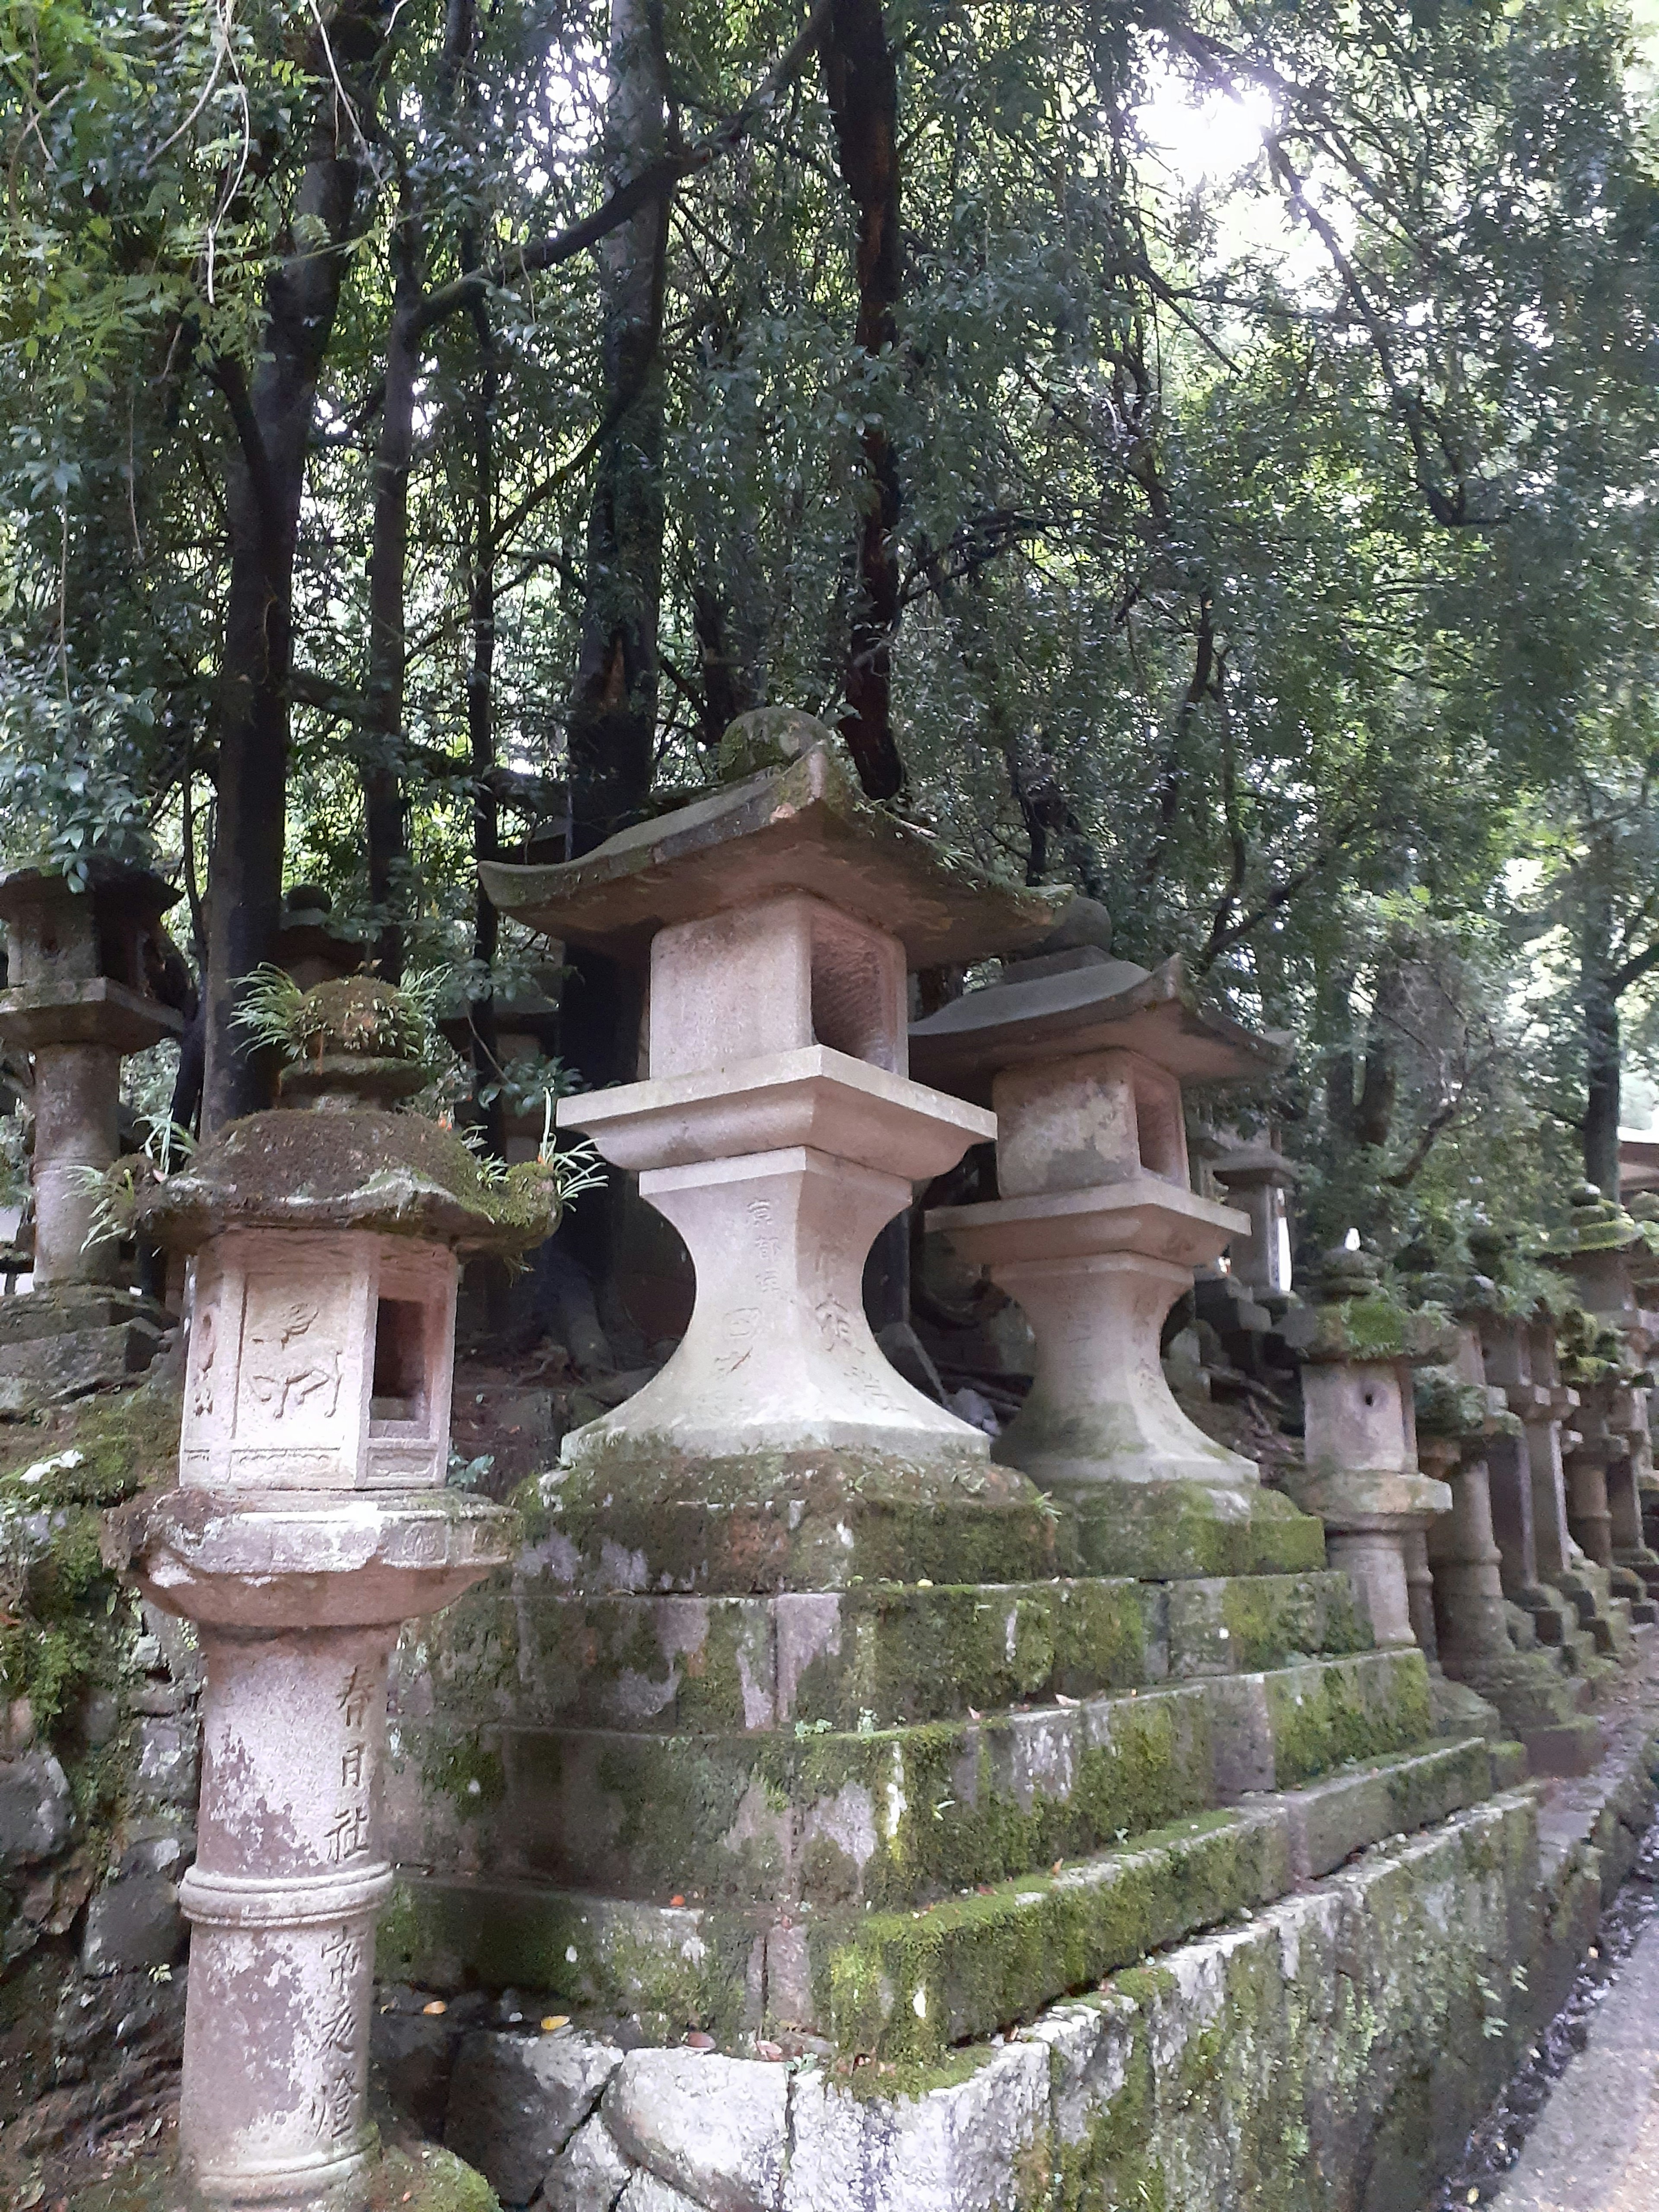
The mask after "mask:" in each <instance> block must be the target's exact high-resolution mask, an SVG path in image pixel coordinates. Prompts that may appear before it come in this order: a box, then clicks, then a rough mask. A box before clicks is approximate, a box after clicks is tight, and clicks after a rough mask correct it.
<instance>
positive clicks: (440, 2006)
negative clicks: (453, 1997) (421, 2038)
mask: <svg viewBox="0 0 1659 2212" xmlns="http://www.w3.org/2000/svg"><path fill="white" fill-rule="evenodd" d="M421 2010H422V2013H423V2014H424V2015H425V2016H426V2018H427V2019H428V2020H436V2019H437V2017H438V2015H439V2014H440V2013H445V2012H447V2011H448V2010H449V2007H448V2006H447V2004H446V2003H445V2002H444V2001H443V1999H442V1998H441V1997H434V1999H433V2000H432V2002H431V2003H430V2004H429V2005H422V2007H421Z"/></svg>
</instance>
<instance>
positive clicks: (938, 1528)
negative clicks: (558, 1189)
mask: <svg viewBox="0 0 1659 2212" xmlns="http://www.w3.org/2000/svg"><path fill="white" fill-rule="evenodd" d="M540 1493H541V1499H542V1503H543V1504H544V1506H545V1507H546V1509H547V1513H548V1518H547V1521H546V1522H545V1524H544V1528H543V1530H542V1531H540V1532H538V1534H539V1538H540V1542H541V1543H542V1545H544V1547H545V1548H546V1552H547V1555H548V1557H549V1559H550V1562H551V1563H552V1566H553V1571H555V1573H556V1575H557V1577H558V1578H559V1579H560V1580H561V1581H562V1582H565V1583H568V1585H570V1586H571V1587H572V1588H573V1589H577V1590H580V1591H581V1592H583V1593H585V1594H589V1595H604V1594H605V1593H606V1592H609V1591H614V1590H665V1591H669V1590H671V1591H684V1592H696V1593H697V1594H699V1595H715V1594H726V1595H730V1594H742V1593H745V1592H750V1591H766V1590H784V1589H795V1590H834V1589H848V1587H849V1586H851V1585H854V1584H856V1583H860V1582H865V1583H870V1582H876V1581H899V1582H908V1583H915V1582H917V1581H930V1582H933V1583H978V1582H991V1583H1006V1582H1020V1581H1027V1580H1039V1579H1041V1578H1042V1577H1044V1576H1048V1575H1053V1574H1056V1573H1060V1572H1064V1571H1066V1566H1067V1564H1068V1562H1069V1559H1070V1556H1071V1547H1070V1546H1069V1544H1068V1542H1067V1539H1066V1529H1065V1527H1064V1516H1061V1515H1060V1514H1058V1513H1057V1512H1056V1510H1055V1508H1054V1505H1053V1504H1051V1503H1050V1502H1049V1501H1048V1500H1047V1499H1045V1498H1043V1497H1042V1495H1041V1493H1040V1492H1038V1491H1037V1490H1036V1488H1035V1487H1034V1486H1033V1485H1032V1484H1031V1483H1030V1481H1029V1480H1027V1479H1026V1477H1025V1476H1024V1475H1023V1474H1019V1473H1018V1471H1017V1470H1016V1469H1014V1468H1004V1467H998V1466H996V1465H995V1464H994V1462H990V1461H988V1460H986V1459H982V1458H981V1457H979V1456H978V1455H977V1454H976V1453H974V1452H972V1451H970V1450H964V1451H963V1453H962V1454H961V1455H959V1456H957V1457H952V1456H951V1455H930V1456H929V1457H928V1458H927V1459H925V1460H911V1459H906V1458H904V1457H902V1456H901V1455H898V1454H896V1453H888V1452H876V1451H868V1450H865V1451H846V1450H839V1451H837V1450H822V1451H799V1450H797V1451H761V1450H757V1451H750V1452H740V1453H734V1454H731V1455H725V1456H719V1457H716V1456H713V1455H710V1456H707V1457H705V1456H703V1455H700V1454H697V1453H693V1452H686V1451H676V1450H674V1449H671V1448H667V1449H659V1450H657V1451H654V1452H651V1453H648V1454H647V1453H644V1452H641V1451H640V1450H639V1449H637V1448H636V1447H635V1446H633V1445H632V1443H631V1441H630V1440H624V1439H618V1440H617V1443H616V1444H615V1446H614V1447H613V1448H612V1449H609V1450H606V1449H599V1450H597V1451H591V1452H589V1453H587V1454H585V1455H584V1456H583V1458H582V1459H581V1461H580V1463H579V1464H578V1465H576V1466H574V1467H565V1468H558V1469H556V1470H555V1471H554V1472H553V1473H552V1474H548V1475H544V1477H543V1478H542V1480H541V1484H540ZM1315 1564H1322V1562H1316V1563H1315Z"/></svg>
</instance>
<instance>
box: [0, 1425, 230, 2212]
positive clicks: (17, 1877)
mask: <svg viewBox="0 0 1659 2212" xmlns="http://www.w3.org/2000/svg"><path fill="white" fill-rule="evenodd" d="M178 1418H179V1414H178V1400H177V1396H176V1395H169V1394H168V1393H167V1391H166V1389H165V1388H164V1387H158V1388H156V1389H146V1390H143V1391H139V1392H136V1393H132V1394H123V1395H121V1396H119V1397H115V1398H111V1399H107V1400H103V1401H96V1402H92V1403H88V1405H86V1406H85V1407H81V1408H77V1409H75V1410H74V1411H72V1412H71V1411H64V1412H63V1413H58V1414H57V1415H56V1416H55V1417H48V1425H47V1426H46V1429H45V1431H44V1432H43V1431H42V1429H41V1428H40V1427H34V1428H31V1429H29V1430H26V1431H11V1432H10V1433H9V1435H7V1436H6V1437H5V1447H6V1448H5V1449H4V1450H3V1454H0V1577H3V1579H4V1585H5V1601H4V1605H3V1608H0V1610H3V1614H4V1620H3V1625H0V1668H3V1674H4V1680H5V1687H6V1690H7V1692H9V1705H8V1706H7V1708H6V1737H5V1741H4V1744H3V1746H0V2037H3V2039H4V2051H3V2058H4V2064H3V2068H0V2118H3V2119H6V2120H11V2119H13V2118H14V2116H15V2115H16V2114H17V2113H19V2112H22V2111H24V2110H27V2112H28V2118H27V2123H26V2124H25V2125H24V2126H23V2127H21V2128H15V2129H14V2128H9V2129H7V2130H6V2131H5V2135H4V2137H3V2144H0V2148H3V2154H4V2156H3V2157H0V2166H3V2167H4V2168H5V2170H4V2171H0V2185H3V2183H4V2182H6V2181H7V2180H9V2179H10V2178H11V2175H10V2172H9V2166H7V2165H6V2160H9V2159H10V2158H12V2157H15V2156H16V2155H19V2154H23V2155H26V2156H27V2155H28V2154H33V2153H34V2152H37V2151H39V2150H40V2149H44V2148H50V2147H51V2146H52V2144H53V2143H54V2142H58V2141H61V2140H63V2139H64V2138H65V2137H67V2136H70V2134H72V2133H73V2132H74V2131H75V2130H77V2129H79V2128H81V2127H83V2126H84V2125H86V2124H89V2123H95V2124H109V2123H113V2122H114V2121H115V2120H117V2119H119V2118H130V2117H131V2116H132V2115H133V2114H134V2113H136V2112H140V2111H143V2110H145V2109H147V2108H148V2106H149V2103H150V2102H151V2101H152V2100H154V2099H155V2097H157V2096H158V2095H161V2094H163V2093H165V2092H166V2091H167V2089H168V2088H169V2087H171V2081H172V2071H173V2067H174V2066H175V2065H176V2063H177V2060H178V2054H179V2042H180V2038H181V2035H182V2031H183V2021H184V1997H185V1948H186V1944H185V1938H186V1930H185V1923H184V1920H183V1918H182V1917H181V1915H180V1913H179V1899H178V1886H179V1880H180V1878H181V1877H182V1875H183V1874H184V1872H185V1869H186V1868H187V1866H188V1865H189V1863H190V1862H191V1857H192V1856H193V1854H194V1849H195V1819H196V1792H197V1776H198V1765H199V1729H198V1725H197V1710H196V1709H197V1697H198V1693H199V1689H200V1662H199V1656H198V1654H197V1650H196V1648H195V1644H194V1639H193V1638H192V1637H191V1635H190V1634H189V1632H187V1631H185V1629H183V1628H182V1627H181V1625H180V1624H179V1623H178V1622H176V1621H174V1620H170V1619H168V1618H167V1616H166V1615H164V1614H162V1613H157V1612H155V1611H154V1610H153V1609H152V1608H150V1607H141V1606H140V1605H138V1603H137V1601H135V1600H133V1599H132V1598H131V1596H130V1595H127V1594H125V1593H123V1592H121V1591H120V1590H119V1589H118V1583H117V1582H116V1579H115V1577H113V1575H112V1574H111V1573H109V1572H108V1571H106V1570H104V1569H103V1568H102V1567H101V1565H100V1559H99V1521H100V1508H101V1506H102V1505H103V1504H106V1503H109V1502H112V1500H113V1499H114V1498H119V1497H121V1496H124V1495H126V1494H127V1493H128V1492H130V1491H131V1490H132V1489H134V1488H137V1486H139V1484H140V1483H141V1482H143V1480H154V1479H155V1477H156V1475H157V1474H160V1473H161V1472H162V1468H161V1465H160V1464H159V1463H158V1459H157V1455H158V1453H159V1452H160V1451H161V1449H164V1448H165V1447H166V1446H167V1445H168V1444H169V1443H170V1444H171V1446H172V1448H173V1449H176V1437H177V1429H178Z"/></svg>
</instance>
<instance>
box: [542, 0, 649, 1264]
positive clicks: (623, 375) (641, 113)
mask: <svg viewBox="0 0 1659 2212" xmlns="http://www.w3.org/2000/svg"><path fill="white" fill-rule="evenodd" d="M666 110H667V87H666V84H665V82H664V71H663V59H662V21H661V9H660V0H612V4H611V90H610V106H609V109H608V112H607V116H606V137H607V141H608V158H609V164H610V172H611V183H612V185H623V184H625V183H627V182H628V180H629V179H630V178H632V177H635V176H637V175H638V174H639V173H640V172H641V170H644V169H646V168H648V167H650V165H651V164H652V162H653V161H655V160H657V158H658V157H659V155H660V154H661V152H662V149H663V145H664V139H665V116H666ZM667 237H668V197H667V194H666V191H665V192H664V193H662V194H660V195H659V196H658V197H654V198H653V199H652V200H650V201H649V202H647V204H646V206H645V207H644V208H643V209H641V211H640V213H639V214H638V215H636V216H634V217H633V219H632V220H631V221H630V222H626V223H624V224H623V225H622V227H621V228H619V229H617V230H615V231H613V232H612V233H611V235H610V237H609V238H607V239H606V240H605V244H604V246H602V247H601V249H600V253H599V285H600V295H601V299H602V301H603V307H604V336H603V339H602V345H601V372H602V374H601V395H600V408H601V415H600V421H601V423H602V426H603V428H604V436H603V438H602V440H601V443H600V447H599V461H598V465H597V470H596V473H595V477H594V484H593V503H592V509H591V511H590V513H589V516H588V525H587V597H586V605H585V606H584V608H583V612H582V633H581V644H580V652H579V655H578V660H577V669H576V683H575V689H574V696H573V697H572V700H571V708H570V730H569V774H570V852H571V854H572V855H573V857H574V856H576V855H579V854H582V853H587V852H591V851H592V849H593V848H594V847H595V846H596V845H599V844H603V842H605V839H606V838H607V837H608V836H610V835H611V832H612V831H613V830H614V829H620V828H621V827H623V825H624V824H625V823H628V822H629V821H632V820H635V819H637V817H638V816H639V815H640V813H641V811H642V810H643V808H644V806H645V804H646V802H647V799H648V798H649V796H650V792H651V775H652V769H653V755H654V751H655V745H656V731H657V682H658V658H657V624H658V618H659V613H660V611H661V604H662V541H663V489H662V445H663V383H662V362H661V358H660V354H659V337H660V335H661V321H662V288H663V279H664V257H665V250H666V246H667ZM561 1003H562V1010H563V1019H562V1024H561V1049H562V1053H563V1055H564V1057H565V1058H566V1059H567V1060H569V1061H570V1062H572V1064H573V1065H574V1066H576V1067H577V1068H579V1069H580V1071H581V1073H583V1074H584V1075H585V1076H586V1078H587V1079H588V1080H589V1081H590V1082H592V1083H604V1082H608V1081H613V1080H624V1081H625V1080H627V1079H629V1078H631V1077H632V1076H633V1075H634V1074H635V1073H636V1070H637V1059H638V1030H639V1011H640V1000H639V992H638V988H637V986H636V985H635V983H634V982H633V981H631V979H630V978H629V977H628V976H627V975H625V974H624V972H623V970H621V969H618V967H617V963H615V962H613V961H611V960H607V959H605V958H604V957H601V956H600V955H599V954H596V953H587V952H582V951H573V953H572V954H571V957H570V969H569V972H568V974H567V975H566V978H565V985H564V989H563V992H562V1000H561ZM580 1214H585V1216H586V1218H585V1220H583V1219H579V1218H578V1217H577V1215H573V1217H572V1220H573V1225H574V1228H575V1230H576V1232H577V1235H578V1237H579V1239H587V1240H597V1241H595V1242H593V1243H592V1249H589V1250H588V1251H586V1253H585V1254H584V1255H583V1256H584V1257H585V1258H586V1260H587V1261H588V1264H589V1267H590V1269H591V1271H592V1273H593V1274H594V1277H595V1279H596V1280H597V1279H599V1275H600V1274H601V1273H602V1272H603V1269H604V1267H605V1264H606V1259H607V1256H608V1255H607V1253H606V1251H605V1224H606V1221H607V1219H608V1215H607V1212H606V1210H605V1208H603V1207H600V1206H592V1207H588V1208H586V1209H578V1215H580Z"/></svg>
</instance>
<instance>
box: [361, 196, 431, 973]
mask: <svg viewBox="0 0 1659 2212" xmlns="http://www.w3.org/2000/svg"><path fill="white" fill-rule="evenodd" d="M421 261H422V255H421V234H420V218H419V216H417V215H416V212H415V210H414V209H413V207H412V206H411V205H410V200H409V195H408V191H407V187H406V186H405V188H404V204H403V205H402V207H401V209H400V210H399V216H398V224H397V228H395V230H394V231H393V233H392V324H391V328H390V330H389V331H388V332H387V336H386V393H385V397H384V398H383V400H382V402H381V405H380V439H379V442H378V444H377V446H376V448H375V453H374V523H373V535H372V540H371V550H370V554H369V564H368V726H367V728H366V731H365V733H364V734H365V739H366V744H367V748H368V750H367V752H366V756H365V758H364V761H363V766H362V781H363V828H364V831H365V833H366V842H367V845H368V896H369V902H370V903H371V905H372V906H373V907H374V909H375V911H376V913H377V914H379V915H380V917H381V921H380V933H379V934H378V936H377V937H376V939H375V945H374V955H375V965H376V966H377V967H378V969H379V970H380V974H381V975H382V976H383V977H384V978H385V980H386V981H387V982H388V983H395V982H397V981H398V980H399V978H400V977H401V975H402V974H403V964H404V931H403V925H402V922H401V921H400V919H399V917H398V900H399V897H400V894H401V890H402V886H401V884H400V882H399V877H400V874H401V872H402V869H403V865H404V861H405V860H406V859H407V857H408V850H409V826H408V815H407V810H406V807H405V805H404V779H403V759H402V756H403V746H404V676H405V671H406V669H407V666H408V658H409V655H408V645H407V635H408V633H407V623H406V611H405V603H406V594H407V591H408V574H409V475H410V465H411V463H412V461H413V459H414V453H415V386H416V380H417V379H418V377H419V375H420V368H421V359H422V343H421V336H420V329H419V323H418V316H419V313H420V309H421V307H422V302H423V298H424V294H423V290H422V270H421Z"/></svg>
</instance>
